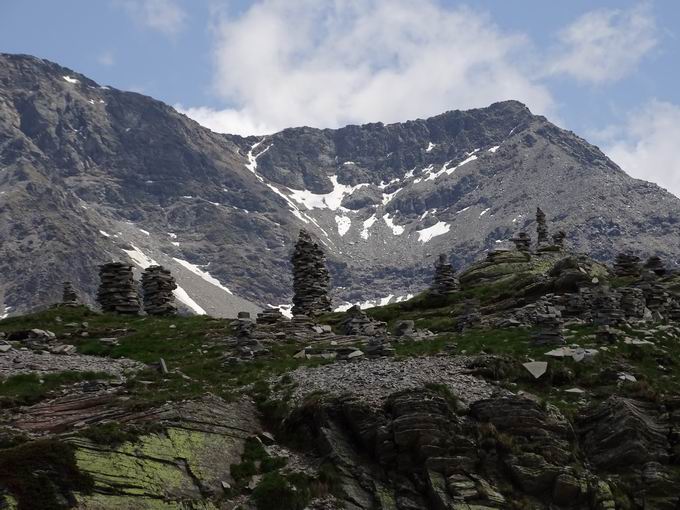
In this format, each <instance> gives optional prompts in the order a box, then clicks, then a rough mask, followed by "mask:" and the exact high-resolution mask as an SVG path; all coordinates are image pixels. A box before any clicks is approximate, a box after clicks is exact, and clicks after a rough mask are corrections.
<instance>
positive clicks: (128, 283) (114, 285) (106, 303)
mask: <svg viewBox="0 0 680 510" xmlns="http://www.w3.org/2000/svg"><path fill="white" fill-rule="evenodd" d="M99 280H100V284H99V290H98V292H97V301H98V302H99V305H100V306H101V308H102V311H104V312H115V313H120V314H131V315H137V314H138V313H139V296H138V294H137V286H136V284H135V277H134V274H133V273H132V266H131V265H130V264H125V263H123V262H109V263H108V264H104V265H102V266H100V267H99Z"/></svg>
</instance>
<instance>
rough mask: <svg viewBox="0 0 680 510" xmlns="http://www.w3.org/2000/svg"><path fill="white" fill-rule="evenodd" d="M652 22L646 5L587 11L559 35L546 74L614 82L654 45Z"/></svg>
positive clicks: (655, 37)
mask: <svg viewBox="0 0 680 510" xmlns="http://www.w3.org/2000/svg"><path fill="white" fill-rule="evenodd" d="M656 34H657V29H656V22H655V20H654V17H653V15H652V13H651V9H650V6H649V4H647V3H644V4H640V5H638V6H636V7H633V8H631V9H629V10H621V9H601V10H597V11H591V12H588V13H586V14H584V15H583V16H581V17H580V18H578V19H577V20H576V21H575V22H574V23H572V24H571V25H569V26H568V27H567V28H565V29H564V30H563V31H562V32H561V33H560V34H559V40H560V48H559V51H557V53H556V54H555V55H554V57H553V58H554V61H553V62H552V64H546V65H547V72H548V74H567V75H570V76H572V77H574V78H576V79H577V80H579V81H583V82H591V83H605V82H613V81H617V80H619V79H621V78H623V77H624V76H626V75H627V74H629V73H631V72H632V71H634V70H635V68H636V67H637V66H638V64H639V63H640V62H641V60H642V59H643V58H644V57H645V56H646V55H647V54H648V53H649V52H650V51H651V50H652V49H653V48H654V47H655V46H656V44H657V35H656Z"/></svg>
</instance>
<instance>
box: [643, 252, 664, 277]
mask: <svg viewBox="0 0 680 510" xmlns="http://www.w3.org/2000/svg"><path fill="white" fill-rule="evenodd" d="M644 268H645V269H647V270H648V271H651V272H652V273H654V274H655V275H656V276H665V275H666V273H668V270H667V269H666V266H665V265H664V263H663V262H662V260H661V257H657V256H653V257H649V258H648V259H647V262H645V265H644Z"/></svg>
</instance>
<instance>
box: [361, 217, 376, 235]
mask: <svg viewBox="0 0 680 510" xmlns="http://www.w3.org/2000/svg"><path fill="white" fill-rule="evenodd" d="M377 219H378V218H376V217H375V214H374V215H373V216H371V217H370V218H368V219H367V220H366V221H364V229H363V230H362V231H361V234H360V235H361V237H363V238H364V239H368V236H369V235H370V234H369V233H368V230H369V229H370V228H371V227H372V226H373V224H374V223H375V222H376V221H377Z"/></svg>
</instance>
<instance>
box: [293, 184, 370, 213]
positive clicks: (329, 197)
mask: <svg viewBox="0 0 680 510" xmlns="http://www.w3.org/2000/svg"><path fill="white" fill-rule="evenodd" d="M329 179H330V181H331V183H333V191H331V192H330V193H324V194H317V193H312V192H311V191H308V190H297V189H292V188H288V191H289V193H290V197H291V198H292V199H293V200H295V201H296V202H297V203H298V204H301V205H304V206H305V207H306V208H307V209H308V210H312V209H330V210H331V211H337V210H338V209H339V208H340V204H341V203H342V200H343V199H344V198H345V196H348V195H351V194H352V193H354V192H355V191H356V190H358V189H360V188H363V187H365V186H368V183H361V184H357V185H356V186H349V185H347V184H340V183H339V182H338V176H337V175H331V176H330V177H329Z"/></svg>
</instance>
